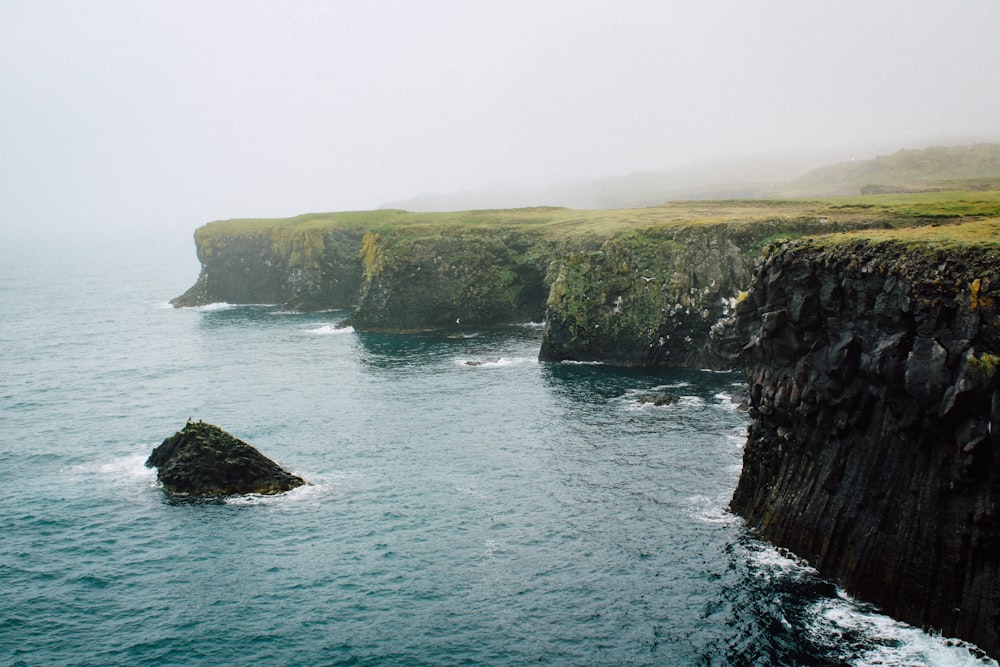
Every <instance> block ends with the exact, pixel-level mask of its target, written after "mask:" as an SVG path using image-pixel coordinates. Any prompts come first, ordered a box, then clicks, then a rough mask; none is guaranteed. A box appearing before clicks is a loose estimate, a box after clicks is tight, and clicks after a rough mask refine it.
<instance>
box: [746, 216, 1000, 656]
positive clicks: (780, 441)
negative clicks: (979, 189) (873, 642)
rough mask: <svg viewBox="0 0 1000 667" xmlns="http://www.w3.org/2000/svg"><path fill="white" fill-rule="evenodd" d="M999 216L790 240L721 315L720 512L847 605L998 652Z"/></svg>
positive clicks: (990, 651)
mask: <svg viewBox="0 0 1000 667" xmlns="http://www.w3.org/2000/svg"><path fill="white" fill-rule="evenodd" d="M998 238H1000V222H997V221H996V220H994V221H992V222H981V223H970V224H968V225H963V226H960V227H935V228H926V229H923V230H914V231H911V232H909V233H908V234H898V233H896V234H892V233H886V234H884V235H878V234H870V235H869V237H868V238H862V239H853V240H852V239H851V238H850V237H848V238H846V239H841V240H839V241H836V242H834V241H832V240H829V239H819V240H816V241H812V242H800V243H793V244H790V245H788V246H787V247H784V248H783V249H782V250H781V251H780V252H777V253H775V254H773V255H772V256H770V257H769V258H768V259H767V261H766V262H765V263H764V265H763V266H762V267H761V269H760V270H759V271H758V272H757V274H756V277H755V278H754V281H753V284H752V286H751V288H750V290H749V292H748V295H747V297H746V299H744V300H743V301H742V302H741V303H740V305H739V306H738V309H737V323H736V326H737V330H738V332H739V336H740V337H741V338H742V339H744V340H745V341H747V346H746V351H745V357H744V364H745V365H746V368H747V369H748V371H747V372H748V377H749V384H750V387H749V388H750V404H751V407H750V416H751V423H750V429H749V438H748V441H747V444H746V449H745V453H744V464H743V473H742V476H741V478H740V482H739V486H738V488H737V490H736V493H735V495H734V497H733V500H732V508H733V510H734V511H736V512H737V513H738V514H740V515H742V516H744V517H745V518H746V520H747V523H748V524H749V526H751V527H752V528H754V529H756V530H757V531H759V533H760V534H761V535H762V536H763V537H764V538H766V539H768V540H769V541H772V542H774V543H775V544H779V545H781V546H784V547H787V548H788V549H791V550H792V551H794V552H795V553H796V554H798V555H799V556H802V557H804V558H806V559H808V560H809V562H810V563H812V564H813V565H815V566H816V567H817V568H818V569H819V571H820V572H821V573H822V574H824V575H827V576H831V577H833V578H835V579H837V580H838V581H840V582H841V583H842V584H843V586H844V587H845V588H846V589H847V591H848V592H849V593H852V594H856V595H857V596H859V597H861V598H863V599H865V600H869V601H872V602H875V603H876V604H878V605H880V606H881V607H883V608H884V609H886V610H887V611H888V612H889V613H890V614H892V615H893V616H895V617H897V618H900V619H902V620H904V621H907V622H910V623H913V624H916V625H920V626H924V627H931V628H936V629H939V630H940V631H941V632H943V633H944V634H945V635H947V636H958V637H961V638H964V639H968V640H970V641H972V642H974V643H976V644H977V645H979V646H980V647H982V648H983V649H984V650H985V651H987V652H988V653H989V654H991V655H992V656H994V657H997V656H1000V468H998V465H997V455H998V449H997V448H998V446H1000V245H998V244H997V241H996V239H998Z"/></svg>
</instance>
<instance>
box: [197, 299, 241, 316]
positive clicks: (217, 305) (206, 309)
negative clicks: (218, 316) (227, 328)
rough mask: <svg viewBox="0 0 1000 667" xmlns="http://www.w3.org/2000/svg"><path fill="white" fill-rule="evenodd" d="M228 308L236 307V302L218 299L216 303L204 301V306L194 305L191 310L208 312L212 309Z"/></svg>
mask: <svg viewBox="0 0 1000 667" xmlns="http://www.w3.org/2000/svg"><path fill="white" fill-rule="evenodd" d="M230 308H236V304H234V303H227V302H225V301H218V302H216V303H206V304H205V305H204V306H195V307H194V308H192V310H196V311H198V312H199V313H210V312H212V311H214V310H229V309H230Z"/></svg>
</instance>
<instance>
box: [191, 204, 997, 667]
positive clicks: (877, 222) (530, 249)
mask: <svg viewBox="0 0 1000 667" xmlns="http://www.w3.org/2000/svg"><path fill="white" fill-rule="evenodd" d="M969 200H970V201H971V200H972V197H969ZM914 201H915V202H916V203H915V204H913V205H912V207H911V208H907V209H903V212H902V213H901V212H900V211H899V210H898V207H897V209H886V210H882V211H880V210H875V211H874V212H873V211H871V210H869V209H870V208H871V207H872V206H873V205H872V204H861V205H857V206H855V205H837V206H827V207H826V208H823V207H822V206H820V207H815V206H812V205H805V204H802V203H779V204H774V205H773V206H770V207H769V206H768V205H765V204H760V205H758V204H754V205H753V206H749V205H742V207H736V208H738V209H739V213H738V214H734V213H733V206H732V203H725V202H723V203H718V204H716V205H715V208H714V209H713V208H712V207H711V206H709V207H708V214H706V213H704V212H702V213H701V214H702V215H703V216H707V217H704V218H703V219H699V220H696V221H691V220H680V221H677V220H668V219H667V218H672V217H675V218H679V217H681V215H680V211H675V210H673V209H670V208H664V209H662V210H661V209H657V210H655V211H654V212H653V213H650V214H648V217H650V218H651V219H652V222H651V223H649V224H646V223H641V222H639V221H641V220H643V219H644V218H642V217H641V216H639V215H638V214H633V213H628V214H627V215H626V214H624V213H622V214H621V215H620V217H621V220H616V221H614V224H609V223H607V221H606V220H604V219H603V218H598V217H597V216H595V215H594V214H593V212H591V213H590V214H587V212H572V211H565V210H549V209H541V210H534V209H532V210H529V211H526V212H472V213H474V214H475V215H474V217H475V219H476V220H481V219H482V220H488V221H489V224H486V225H485V226H477V225H476V224H465V222H467V221H463V224H450V223H449V224H443V223H442V224H441V225H435V226H427V225H428V223H427V222H426V220H423V219H421V220H423V221H422V222H420V221H418V222H420V224H418V225H411V224H410V223H409V222H407V224H403V222H400V221H397V222H396V223H393V224H387V223H386V222H385V219H383V218H387V217H389V218H391V217H392V215H395V214H392V213H391V212H390V213H384V212H383V213H379V215H381V216H383V217H382V218H380V220H381V226H372V227H371V228H368V227H366V226H365V225H360V226H359V225H354V226H351V227H349V228H346V229H345V228H338V227H337V226H336V225H331V226H330V228H328V229H325V230H317V229H309V230H305V231H301V232H289V230H287V229H281V231H280V233H279V232H277V231H275V230H274V229H271V228H270V227H268V226H267V225H264V226H261V225H259V224H258V225H256V226H254V225H248V226H247V230H246V231H242V232H240V233H236V232H237V231H239V229H240V228H239V227H238V226H237V227H234V226H233V225H232V224H231V223H226V224H225V225H223V226H222V227H220V228H218V229H216V228H213V227H212V225H209V226H206V227H205V228H202V229H201V230H199V234H196V240H197V241H198V252H199V258H201V260H202V274H201V276H200V277H199V280H198V283H197V284H196V285H195V286H194V287H193V288H192V289H191V290H189V291H188V292H187V293H186V294H185V295H183V296H182V297H180V298H179V299H178V300H176V301H175V303H176V304H177V305H197V304H201V303H209V302H212V301H229V302H233V303H241V302H242V303H259V302H262V301H266V302H274V303H281V304H282V305H284V306H286V307H298V308H301V309H311V308H335V307H347V306H349V305H353V306H356V307H355V310H354V314H353V316H352V317H351V319H350V323H351V324H352V326H354V327H355V329H356V330H357V331H360V332H365V331H395V332H407V331H419V330H426V329H430V328H463V327H482V326H491V325H495V324H503V323H508V322H515V321H526V320H535V321H537V319H539V318H541V317H542V316H543V314H544V320H545V325H544V330H543V340H542V344H541V350H540V355H539V356H540V358H541V359H542V360H546V361H561V360H579V361H602V362H604V363H608V364H616V365H621V366H642V367H682V368H695V369H701V368H711V369H727V368H728V369H734V368H743V369H746V371H747V376H748V384H749V414H750V427H749V437H748V442H747V445H746V449H745V453H744V467H743V473H742V476H741V479H740V482H739V485H738V488H737V489H736V492H735V494H734V496H733V500H732V510H733V511H734V512H736V513H738V514H739V515H741V516H743V517H744V518H745V519H746V521H747V525H748V526H749V527H750V528H751V529H753V530H755V531H756V532H757V533H759V534H760V535H761V536H762V537H763V538H764V539H767V540H769V541H771V542H773V543H775V544H777V545H779V546H782V547H785V548H787V549H790V550H791V551H793V552H794V553H795V554H797V555H798V556H800V557H802V558H805V559H806V560H808V561H809V562H810V563H811V564H813V565H814V566H816V567H817V569H818V570H819V571H820V573H821V574H823V575H825V576H829V577H831V578H833V579H835V580H837V581H838V582H839V583H841V584H842V585H843V586H844V587H845V588H846V589H847V590H848V591H849V592H850V593H852V594H854V595H856V596H858V597H860V598H862V599H865V600H869V601H872V602H874V603H876V604H878V605H880V606H882V607H883V608H884V609H886V610H887V611H888V612H889V613H891V614H892V615H894V616H896V617H897V618H900V619H902V620H905V621H907V622H910V623H913V624H915V625H919V626H922V627H925V628H932V629H935V630H938V631H941V632H943V633H944V634H946V635H948V636H956V637H960V638H962V639H967V640H970V641H972V642H974V643H976V644H977V645H979V646H980V647H982V648H983V650H985V651H986V652H987V653H989V654H990V655H992V656H994V657H1000V515H998V511H997V503H998V501H1000V472H998V471H997V469H996V466H995V458H996V456H995V454H994V449H995V448H996V446H997V445H998V444H1000V314H998V305H997V304H998V301H997V299H1000V242H998V241H997V240H996V239H998V238H1000V228H994V227H992V226H990V225H994V224H996V213H993V217H990V216H983V215H982V214H981V213H980V212H981V211H982V210H984V207H980V208H978V209H976V208H974V206H977V205H978V204H977V203H976V202H972V203H971V204H970V203H969V201H966V199H964V198H963V199H959V200H957V201H958V202H961V205H962V206H965V207H966V208H968V209H969V210H970V211H974V212H976V213H978V214H977V215H969V216H966V218H967V219H971V220H977V219H978V220H980V222H978V223H977V222H969V223H967V224H962V225H958V224H956V223H959V222H961V221H962V220H963V219H966V218H963V215H961V214H960V213H961V211H960V210H959V211H958V212H955V213H951V212H949V213H948V214H946V215H944V214H940V213H932V214H931V215H928V216H923V217H922V216H921V215H920V214H919V206H918V204H919V202H917V200H914ZM989 205H990V206H994V208H995V205H994V204H992V203H990V204H989ZM757 208H759V209H760V210H759V211H758V210H756V209H757ZM958 208H959V209H960V208H961V207H958ZM913 210H917V211H918V213H917V214H915V213H913ZM948 210H949V211H951V209H948ZM684 211H685V212H690V209H684ZM776 211H777V212H781V213H785V214H786V215H776ZM722 212H725V215H724V216H721V217H723V218H725V219H723V220H719V217H720V215H721V213H722ZM400 214H401V213H400ZM685 214H686V213H685ZM709 214H711V215H709ZM372 215H375V214H374V213H372ZM470 215H471V214H470ZM587 215H590V216H591V217H590V218H588V217H587ZM491 216H492V217H491ZM505 216H506V217H505ZM511 216H513V217H511ZM727 216H728V217H727ZM402 220H404V221H408V220H409V218H403V219H402ZM525 220H527V221H528V223H530V224H528V223H526V222H525ZM594 220H598V221H600V222H601V225H603V226H601V227H599V229H600V230H601V231H600V233H597V232H595V229H598V225H597V224H596V223H595V222H594ZM983 220H985V221H983ZM362 222H364V221H362ZM477 224H478V223H477ZM888 228H895V229H896V230H897V231H891V230H889V231H884V232H880V231H875V230H883V229H888ZM567 229H572V230H583V231H574V232H573V233H569V234H567V233H566V231H565V230H567ZM851 230H855V231H854V232H853V233H847V234H843V233H842V232H850V231H851ZM857 230H866V231H864V232H857ZM927 230H930V231H927ZM969 230H972V231H969ZM223 231H224V232H225V233H221V232H223ZM880 234H882V236H880ZM275 235H277V237H280V239H279V240H280V241H281V242H280V243H279V242H278V241H275ZM792 239H799V240H797V241H791V242H789V241H790V240H792ZM282 253H284V254H282ZM352 253H353V258H354V259H352ZM255 290H257V291H255Z"/></svg>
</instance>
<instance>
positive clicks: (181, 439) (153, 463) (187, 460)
mask: <svg viewBox="0 0 1000 667" xmlns="http://www.w3.org/2000/svg"><path fill="white" fill-rule="evenodd" d="M146 467H147V468H156V469H157V470H156V477H157V479H158V480H159V481H160V483H161V484H162V485H163V489H164V490H165V491H166V492H168V493H171V494H188V495H192V496H200V497H206V496H208V497H210V496H229V495H241V494H247V493H261V494H274V493H283V492H285V491H290V490H291V489H294V488H296V487H299V486H302V485H303V484H306V483H307V482H306V481H305V480H304V479H302V478H301V477H297V476H295V475H293V474H291V473H289V472H287V471H286V470H284V469H282V468H281V467H280V466H279V465H278V464H277V463H275V462H274V461H272V460H271V459H269V458H267V457H266V456H264V455H263V454H261V453H260V452H259V451H257V450H256V449H254V448H253V447H252V446H250V445H249V444H247V443H245V442H243V441H242V440H240V439H239V438H236V437H234V436H232V435H230V434H229V433H227V432H226V431H224V430H222V429H221V428H219V427H218V426H214V425H212V424H206V423H205V422H201V421H199V422H191V421H189V422H188V423H187V424H186V425H185V426H184V428H183V429H181V430H180V431H178V432H177V433H175V434H174V435H172V436H171V437H169V438H167V439H166V440H164V441H163V443H162V444H161V445H159V446H158V447H156V448H155V449H154V450H153V452H152V454H150V456H149V458H148V459H147V460H146Z"/></svg>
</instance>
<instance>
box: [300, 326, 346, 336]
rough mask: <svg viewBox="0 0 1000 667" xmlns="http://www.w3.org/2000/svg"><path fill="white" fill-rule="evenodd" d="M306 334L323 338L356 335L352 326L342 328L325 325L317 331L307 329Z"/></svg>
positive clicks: (316, 329)
mask: <svg viewBox="0 0 1000 667" xmlns="http://www.w3.org/2000/svg"><path fill="white" fill-rule="evenodd" d="M306 333H311V334H319V335H321V336H325V335H328V334H345V333H354V327H350V326H348V327H343V326H340V325H339V324H324V325H322V326H319V327H317V328H315V329H307V330H306Z"/></svg>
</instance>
